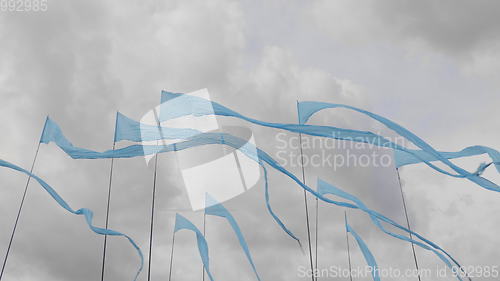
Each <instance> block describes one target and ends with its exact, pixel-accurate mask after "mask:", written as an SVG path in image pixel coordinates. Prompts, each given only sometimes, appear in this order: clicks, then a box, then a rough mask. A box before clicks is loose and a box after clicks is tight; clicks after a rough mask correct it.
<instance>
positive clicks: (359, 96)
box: [0, 0, 500, 281]
mask: <svg viewBox="0 0 500 281" xmlns="http://www.w3.org/2000/svg"><path fill="white" fill-rule="evenodd" d="M499 15H500V3H498V2H496V1H451V0H450V1H448V0H447V1H418V2H416V1H383V2H381V1H363V2H362V3H361V2H354V1H312V2H307V3H306V2H304V1H268V2H264V1H262V2H255V1H241V2H233V1H224V0H215V1H159V0H156V1H129V2H127V3H124V1H83V2H82V1H71V2H68V1H56V0H50V1H49V5H48V11H47V12H43V13H23V12H16V13H13V12H1V13H0V42H1V43H0V120H1V122H0V124H1V125H0V126H1V127H0V131H1V132H2V135H1V137H0V158H2V159H5V160H7V161H10V162H13V163H15V164H17V165H20V166H22V167H25V168H29V166H30V165H31V161H32V159H33V156H34V153H35V150H36V145H37V142H38V140H39V136H40V132H41V130H42V126H43V123H44V120H45V117H46V116H47V115H50V117H51V118H52V119H54V120H55V121H56V122H58V123H59V124H60V125H61V127H62V129H63V130H64V132H65V134H66V135H67V137H68V138H69V139H70V140H72V141H73V142H74V143H75V144H76V145H78V146H81V147H85V148H92V149H96V150H99V151H102V150H106V149H110V148H111V146H112V141H113V139H112V138H113V129H114V127H113V126H114V122H115V119H114V118H115V113H116V111H117V110H119V111H120V112H122V113H124V114H126V115H127V116H129V117H132V118H134V119H136V120H139V119H140V118H141V117H142V115H143V114H144V113H146V112H147V111H148V110H150V109H151V108H153V107H155V106H156V105H157V104H158V102H159V99H160V91H161V90H162V89H166V90H170V91H176V92H190V91H194V90H198V89H201V88H208V89H209V91H210V93H211V96H212V98H213V100H215V101H218V102H220V103H222V104H225V105H227V106H229V107H230V108H232V109H235V110H237V111H239V112H241V113H244V114H245V115H247V116H251V117H255V118H257V119H261V120H268V121H275V122H289V123H292V122H296V104H295V103H296V101H297V100H320V101H328V102H334V103H346V104H350V105H354V106H357V107H361V108H365V109H368V110H370V111H373V112H376V113H378V114H381V115H383V116H386V117H388V118H390V119H392V120H394V121H396V122H398V123H399V124H401V125H403V126H405V127H407V128H408V129H410V130H412V131H413V132H415V133H416V134H417V135H419V136H421V137H422V138H423V139H425V140H427V141H428V142H429V143H430V144H432V145H433V146H434V147H435V148H438V149H440V150H447V151H455V150H459V149H462V148H464V147H466V146H470V145H475V144H482V145H487V146H491V147H493V148H497V149H498V148H499V142H498V140H499V137H500V130H499V129H500V118H498V107H499V106H500V97H499V94H498V92H499V91H500V82H499V80H498V71H499V70H500V26H499V24H500V20H499V19H500V16H499ZM219 119H220V121H221V122H233V123H238V122H236V121H234V120H233V121H227V120H223V119H224V118H219ZM311 123H314V124H321V125H334V126H340V127H351V128H356V129H370V130H375V131H380V132H383V133H385V134H388V135H389V134H390V133H389V132H387V130H384V129H383V128H382V127H381V126H380V125H377V124H375V123H374V122H372V121H370V120H369V119H367V118H363V117H361V116H359V115H356V114H352V113H348V112H347V111H339V112H333V111H325V112H322V113H320V114H318V116H315V117H314V118H312V119H311ZM238 124H241V125H245V126H248V127H250V128H251V129H252V131H253V132H254V134H255V137H256V142H257V145H258V146H260V147H262V148H263V149H264V150H266V151H267V152H269V153H270V154H271V155H273V156H276V154H277V153H278V151H279V150H278V148H277V147H278V145H279V141H278V140H277V139H276V133H278V132H277V131H276V130H271V129H266V128H260V127H256V126H251V125H249V124H245V123H243V122H240V123H238ZM293 137H296V135H293V134H288V135H287V136H286V138H293ZM287 151H288V152H289V153H297V152H298V151H296V150H294V149H288V150H287ZM318 151H320V150H319V149H318V148H315V149H306V150H305V151H304V152H305V154H308V155H312V154H314V153H318ZM363 152H367V151H365V150H363V151H361V152H360V151H358V153H363ZM379 152H380V153H389V152H386V151H379ZM329 153H345V151H329ZM481 161H485V158H483V157H474V158H472V159H468V160H460V161H456V162H457V163H460V164H463V165H464V167H466V168H468V169H471V170H472V169H474V168H475V167H476V166H477V165H478V164H479V163H480V162H481ZM109 165H110V160H72V159H70V158H69V157H68V156H67V155H65V154H64V153H63V152H62V151H60V150H59V149H58V148H57V147H55V146H54V145H53V144H50V145H42V146H41V148H40V153H39V157H38V160H37V163H36V166H35V173H36V174H37V175H39V176H41V177H42V178H43V179H45V180H46V181H47V182H48V183H49V184H51V185H52V186H53V187H54V188H55V189H56V190H57V191H58V192H59V193H60V194H61V196H63V197H64V198H65V200H66V201H67V202H68V203H69V204H70V205H71V206H72V207H73V208H75V209H77V208H80V207H88V208H91V209H92V210H94V211H95V222H96V224H97V225H100V226H103V225H104V218H105V205H106V194H107V185H108V178H109ZM176 165H177V164H176V161H175V156H174V155H173V154H170V155H169V154H164V155H162V156H161V157H160V161H159V168H160V175H161V177H160V179H159V182H158V194H157V212H156V217H155V220H156V224H155V234H154V237H155V240H154V252H153V260H152V280H165V279H166V278H168V265H169V262H170V258H169V255H170V249H171V246H172V245H171V239H172V230H173V224H174V216H175V209H176V208H182V207H183V206H184V204H185V202H184V201H183V200H185V197H183V196H184V195H183V194H184V192H183V188H184V187H183V183H182V178H180V176H179V169H178V167H177V166H176ZM288 168H290V170H291V171H293V172H294V173H295V174H297V175H300V169H299V167H293V166H289V167H288ZM114 173H115V176H114V178H113V198H112V203H111V218H110V228H113V229H116V230H119V231H122V232H125V233H127V234H130V235H131V236H132V237H133V238H134V239H135V240H136V241H137V242H138V243H139V245H140V246H141V248H142V249H143V252H144V254H145V255H146V256H147V249H148V237H149V212H150V203H151V188H152V180H153V167H152V166H151V165H150V166H149V167H148V166H146V164H145V161H144V159H140V158H137V159H121V160H117V161H116V162H115V170H114ZM221 175H223V171H221ZM200 176H207V175H200ZM216 176H218V175H216ZM485 176H486V177H488V178H489V179H491V180H493V181H495V182H497V183H498V182H499V180H500V177H499V176H498V174H496V172H495V171H494V170H493V169H490V170H488V171H487V172H486V173H485ZM269 177H270V189H271V200H272V204H273V207H274V210H275V211H276V213H278V214H279V215H280V216H281V217H282V219H283V221H284V222H285V223H286V224H287V226H289V228H290V229H291V230H292V231H294V232H295V233H297V234H298V235H299V236H300V237H301V238H302V239H303V241H306V237H307V233H306V229H305V216H304V207H303V206H304V204H303V197H302V196H303V194H302V191H301V190H300V189H299V187H298V186H296V185H295V184H293V183H292V182H291V181H290V180H288V179H286V178H285V177H284V176H283V175H281V174H278V173H276V172H274V171H271V172H270V175H269ZM318 177H321V178H322V179H324V180H326V181H328V182H331V183H333V184H336V185H337V186H339V187H341V188H342V189H344V190H346V191H348V192H350V193H353V194H355V195H357V196H359V197H360V198H361V199H362V200H364V201H365V202H366V204H367V205H368V206H369V207H371V208H373V209H375V210H377V211H380V212H382V213H384V214H385V215H387V216H388V217H390V218H393V219H394V220H396V221H398V222H400V223H401V224H403V223H405V220H404V215H403V209H402V203H401V196H400V193H399V187H398V185H397V176H396V172H395V169H394V167H393V166H391V167H386V168H377V167H369V168H360V167H341V168H338V169H332V167H327V166H323V167H310V166H308V167H306V178H307V182H308V183H310V185H311V186H313V187H315V182H316V180H317V178H318ZM401 177H402V179H403V188H404V191H405V195H406V198H407V205H408V211H409V217H410V220H411V223H412V226H413V229H414V230H415V231H416V232H418V233H421V234H422V235H424V236H425V237H427V238H429V239H430V240H432V241H434V242H436V243H437V244H438V245H440V246H442V247H443V248H444V249H446V250H448V251H449V252H450V253H451V254H452V255H453V256H454V257H455V258H456V259H458V260H459V261H460V262H461V263H463V264H464V265H473V266H476V265H477V266H493V265H498V264H499V262H498V261H499V260H500V253H499V251H498V246H499V245H500V237H499V236H498V232H499V231H500V226H499V225H498V218H497V214H498V213H499V212H500V204H498V200H500V194H498V193H494V192H491V191H486V190H483V189H481V188H480V187H478V186H476V185H474V184H473V183H471V182H469V181H464V180H459V179H454V178H450V177H447V176H444V175H442V174H438V173H437V172H435V171H434V170H432V169H430V168H428V167H426V166H423V165H413V166H407V167H404V168H403V169H402V170H401ZM0 179H1V189H0V213H1V216H0V253H1V255H0V256H1V257H2V260H3V253H5V250H6V249H7V244H8V241H9V236H10V232H11V229H12V226H13V223H14V220H15V215H16V212H17V207H18V205H19V202H20V200H21V196H22V191H23V188H24V185H25V182H26V177H25V176H24V175H21V174H19V173H15V172H13V171H11V170H7V169H2V170H0ZM263 199H264V194H263V182H262V180H261V181H260V182H259V183H258V184H257V185H256V186H255V187H254V188H253V189H251V190H250V191H249V192H247V193H245V194H243V195H241V196H239V197H237V198H235V199H233V200H231V201H228V202H226V203H225V204H226V206H227V207H228V208H229V209H230V210H231V211H233V215H234V216H235V217H236V218H237V219H238V222H239V223H240V226H241V228H242V230H243V232H244V234H245V236H246V238H247V240H248V243H249V245H250V249H251V251H252V254H253V257H254V260H255V263H256V266H257V269H258V271H259V272H260V274H261V277H262V278H263V280H307V279H305V278H299V277H298V276H297V274H298V270H297V269H298V268H299V267H300V266H307V265H308V258H307V257H306V256H304V255H302V253H301V251H300V250H299V249H298V247H297V246H296V243H295V242H294V241H293V240H292V239H290V238H288V237H287V236H286V234H284V233H283V232H282V231H281V230H280V229H279V227H277V225H276V224H275V223H274V222H273V220H272V218H271V216H270V215H269V214H268V213H267V211H266V209H265V205H264V200H263ZM310 204H314V201H313V200H312V199H311V200H310ZM311 206H314V205H311ZM184 207H185V206H184ZM183 215H185V216H186V217H188V218H190V219H191V220H192V221H193V222H194V223H195V224H197V226H198V227H200V228H201V227H202V213H200V212H197V213H193V212H189V211H186V212H183ZM311 216H312V217H311V219H312V220H313V219H314V218H313V217H314V213H313V212H311ZM349 217H350V221H351V224H352V226H353V227H354V229H356V230H357V232H358V233H359V234H360V235H361V236H362V237H363V238H364V239H365V241H366V242H367V244H368V245H369V246H370V248H371V250H372V252H373V254H374V255H375V257H376V258H377V261H378V263H379V265H380V266H382V267H397V268H401V269H406V268H413V259H412V258H413V257H412V254H411V248H410V245H409V244H407V243H403V242H402V241H399V240H395V239H393V238H390V237H387V236H386V235H384V234H382V233H381V232H380V231H378V230H377V229H376V228H375V227H374V226H373V225H372V224H371V222H370V220H369V218H368V217H366V216H365V215H364V214H362V213H360V212H356V211H349ZM319 220H320V225H319V227H320V231H319V250H318V252H319V259H318V260H319V265H320V268H325V267H328V266H330V265H338V266H341V267H344V268H345V267H346V266H347V254H346V244H345V232H344V226H343V209H342V208H340V207H334V206H327V205H326V204H320V216H319ZM313 236H314V234H313ZM177 238H178V239H177ZM177 238H176V239H177V241H176V245H175V260H174V263H173V264H174V271H173V279H174V280H200V279H201V270H202V269H201V261H200V260H199V257H198V253H197V248H196V243H195V238H194V235H193V234H192V233H188V232H182V233H179V235H178V236H177ZM207 240H208V242H209V248H210V258H211V267H212V272H213V274H214V276H215V278H216V280H255V276H254V275H253V273H252V271H251V268H250V266H249V265H248V263H247V262H246V260H245V257H244V255H243V252H242V251H241V249H240V247H239V245H238V243H237V240H236V238H235V237H234V235H233V233H232V231H231V229H230V228H229V226H228V225H227V224H226V223H225V221H224V220H223V219H221V218H216V217H208V219H207ZM102 241H103V237H101V236H98V235H96V234H94V233H92V232H91V231H90V230H88V228H87V227H86V225H85V223H84V220H83V218H81V217H76V216H74V215H71V214H68V213H67V212H65V211H64V210H62V209H61V208H60V207H59V206H57V205H56V203H55V202H54V201H53V200H52V199H51V198H50V197H49V196H48V195H47V194H46V193H45V192H44V191H43V190H42V189H41V188H40V187H39V186H38V185H36V184H34V182H32V183H31V185H30V187H29V193H28V197H27V201H26V204H25V208H24V210H23V214H22V217H21V219H20V223H19V227H18V231H17V233H16V237H15V240H14V243H13V247H12V251H11V255H10V257H9V262H8V264H7V267H6V273H5V276H4V280H5V281H14V280H76V281H78V280H82V281H83V280H85V281H87V280H99V278H100V269H101V258H102ZM108 241H109V243H108V246H109V251H108V254H109V255H108V259H107V271H106V280H132V278H133V275H134V272H135V270H136V267H137V265H138V258H137V257H136V254H135V251H134V250H133V249H132V248H131V246H130V245H129V244H128V243H127V242H126V241H125V240H124V239H120V238H111V239H109V240H108ZM351 249H352V263H353V265H354V266H364V265H365V262H364V260H363V257H362V255H361V252H360V250H359V248H358V247H357V245H356V244H355V243H353V239H352V238H351ZM417 257H418V259H419V262H420V264H421V267H426V268H431V269H435V267H436V266H441V267H442V266H443V264H442V262H441V261H440V260H439V259H438V258H437V257H436V256H434V255H433V254H431V253H429V252H427V251H424V250H421V249H417ZM146 264H147V260H146ZM146 278H147V274H146V272H143V273H142V274H141V276H140V280H147V279H146ZM369 279H370V278H364V279H362V278H357V279H356V280H369ZM319 280H327V279H326V278H323V279H319ZM341 280H348V278H343V279H341ZM384 280H401V279H397V278H395V279H391V278H385V279H384ZM406 280H416V278H413V279H410V278H408V279H406ZM423 280H454V279H453V278H451V277H448V278H441V279H438V278H428V279H425V278H423ZM475 280H496V279H495V278H475Z"/></svg>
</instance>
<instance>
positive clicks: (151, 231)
mask: <svg viewBox="0 0 500 281" xmlns="http://www.w3.org/2000/svg"><path fill="white" fill-rule="evenodd" d="M157 169H158V154H156V155H155V172H154V177H153V195H152V197H153V198H152V201H151V228H150V231H149V255H148V256H149V258H148V281H150V280H151V255H152V252H153V231H154V214H155V198H156V175H157Z"/></svg>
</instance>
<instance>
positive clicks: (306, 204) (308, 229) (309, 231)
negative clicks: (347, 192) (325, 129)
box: [297, 100, 315, 281]
mask: <svg viewBox="0 0 500 281" xmlns="http://www.w3.org/2000/svg"><path fill="white" fill-rule="evenodd" d="M297 114H298V117H299V122H300V112H299V101H298V100H297ZM299 145H300V167H301V169H302V183H304V184H306V176H305V171H304V155H303V151H302V134H301V133H299ZM304 205H305V213H306V226H307V242H308V245H309V262H310V264H311V272H312V274H311V280H312V281H314V280H315V278H314V277H315V271H314V265H313V259H312V247H311V229H310V224H309V208H308V203H307V192H306V190H304Z"/></svg>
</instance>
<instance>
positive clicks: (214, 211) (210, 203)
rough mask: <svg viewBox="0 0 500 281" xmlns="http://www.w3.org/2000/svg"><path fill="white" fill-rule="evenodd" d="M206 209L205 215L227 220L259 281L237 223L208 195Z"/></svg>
mask: <svg viewBox="0 0 500 281" xmlns="http://www.w3.org/2000/svg"><path fill="white" fill-rule="evenodd" d="M205 206H206V208H205V214H207V215H212V216H219V217H223V218H225V219H226V220H227V222H228V223H229V225H231V228H233V231H234V234H236V237H238V241H239V242H240V246H241V248H242V249H243V251H244V252H245V255H246V257H247V260H248V262H249V263H250V265H251V266H252V269H253V272H254V273H255V276H256V277H257V279H258V280H259V281H261V279H260V276H259V274H258V273H257V269H256V268H255V264H254V263H253V259H252V255H251V254H250V250H249V249H248V244H247V242H246V240H245V237H243V233H241V229H240V227H239V226H238V223H237V222H236V220H235V219H234V217H233V216H232V215H231V213H230V212H229V211H228V210H227V209H226V208H225V207H224V206H223V205H222V204H221V203H218V202H217V201H216V200H215V199H214V198H212V197H211V196H210V195H209V194H207V195H206V205H205Z"/></svg>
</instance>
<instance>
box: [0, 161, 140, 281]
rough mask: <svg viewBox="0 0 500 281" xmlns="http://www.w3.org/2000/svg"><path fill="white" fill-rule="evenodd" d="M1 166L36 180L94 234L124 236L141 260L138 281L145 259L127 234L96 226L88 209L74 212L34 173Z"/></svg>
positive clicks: (0, 162)
mask: <svg viewBox="0 0 500 281" xmlns="http://www.w3.org/2000/svg"><path fill="white" fill-rule="evenodd" d="M0 166H1V167H6V168H9V169H12V170H15V171H18V172H21V173H24V174H26V175H28V176H30V177H32V178H33V179H35V180H36V181H37V182H38V183H39V184H40V186H42V187H43V189H45V191H47V193H48V194H49V195H50V196H51V197H52V198H53V199H54V200H55V201H56V202H57V204H59V206H61V207H62V208H64V209H65V210H66V211H68V212H70V213H72V214H75V215H81V216H84V217H85V221H86V222H87V225H88V227H89V228H90V229H91V230H92V231H93V232H95V233H97V234H100V235H109V236H122V237H125V238H126V239H127V240H128V241H129V242H130V244H132V246H133V247H134V248H135V250H136V251H137V255H138V256H139V258H140V267H139V269H138V270H137V273H136V275H135V277H134V280H137V277H138V276H139V273H141V271H142V268H143V265H144V257H143V255H142V251H141V249H140V248H139V246H137V244H136V243H135V241H134V240H133V239H132V238H130V237H129V236H128V235H126V234H123V233H121V232H118V231H115V230H112V229H105V228H100V227H96V226H94V225H93V222H92V221H93V217H94V213H93V212H92V210H90V209H87V208H81V209H78V210H74V209H73V208H71V206H70V205H69V204H68V203H67V202H66V201H64V199H63V198H62V197H61V196H60V195H59V194H58V193H57V192H56V191H55V189H54V188H52V187H51V186H50V185H49V184H48V183H46V182H45V181H44V180H42V179H41V178H40V177H38V176H37V175H35V174H33V173H30V172H29V171H27V170H25V169H23V168H21V167H19V166H17V165H14V164H12V163H9V162H7V161H4V160H2V159H0Z"/></svg>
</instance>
